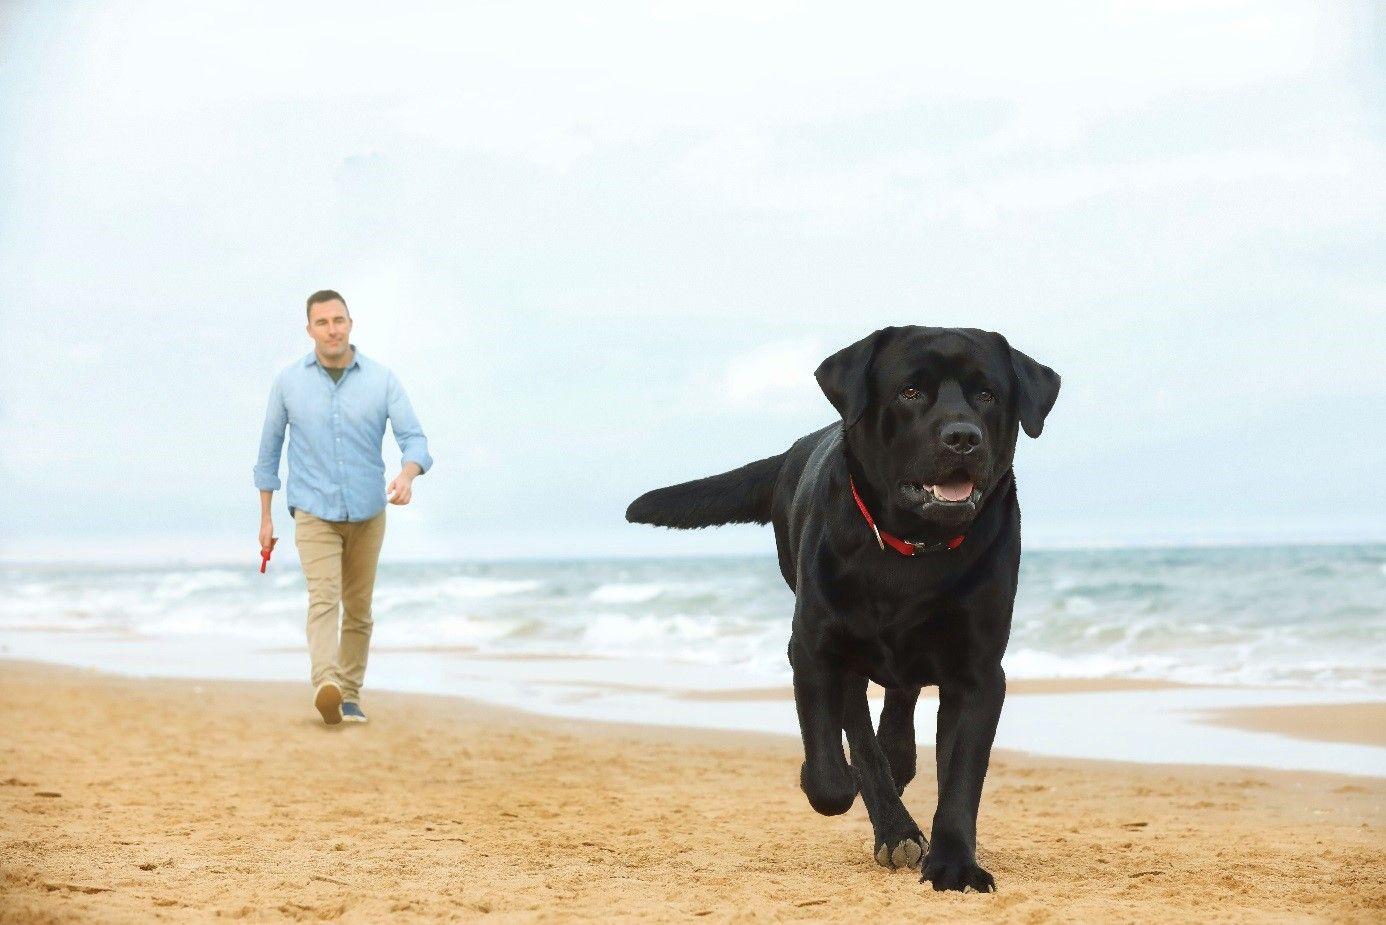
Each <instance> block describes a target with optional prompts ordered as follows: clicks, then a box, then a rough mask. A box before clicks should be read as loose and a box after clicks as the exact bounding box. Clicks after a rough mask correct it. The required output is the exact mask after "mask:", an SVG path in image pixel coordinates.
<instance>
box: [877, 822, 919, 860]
mask: <svg viewBox="0 0 1386 925" xmlns="http://www.w3.org/2000/svg"><path fill="white" fill-rule="evenodd" d="M928 849H929V843H928V842H927V841H925V839H924V836H923V835H922V834H921V833H920V831H919V830H918V829H915V830H914V831H912V832H896V833H894V834H887V835H878V836H877V837H876V863H877V864H879V865H881V866H882V867H889V868H890V869H892V870H894V869H896V868H909V869H914V868H917V867H918V866H919V862H920V861H921V860H922V859H923V857H924V852H925V851H927V850H928Z"/></svg>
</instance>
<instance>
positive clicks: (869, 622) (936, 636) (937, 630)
mask: <svg viewBox="0 0 1386 925" xmlns="http://www.w3.org/2000/svg"><path fill="white" fill-rule="evenodd" d="M934 610H935V608H931V607H929V606H928V605H927V604H924V603H921V602H913V601H912V602H909V603H907V604H900V603H898V602H890V601H875V602H870V603H867V602H863V606H861V607H859V608H856V612H855V613H854V614H852V618H851V619H850V620H849V621H848V626H847V627H846V628H845V633H844V637H843V640H842V641H843V644H844V650H845V651H844V653H843V654H844V655H845V656H846V660H847V662H848V663H849V665H850V666H851V667H852V669H853V670H854V671H856V672H858V673H859V674H864V675H865V676H866V677H868V678H870V679H871V680H873V681H875V682H876V683H877V684H880V685H881V686H883V687H907V686H913V685H917V684H931V683H934V682H935V674H936V670H935V666H936V663H937V655H938V653H939V651H940V650H941V648H942V646H943V644H944V635H945V633H946V627H944V626H942V625H940V621H939V620H938V619H935V615H934V612H933V611H934Z"/></svg>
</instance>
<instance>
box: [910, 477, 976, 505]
mask: <svg viewBox="0 0 1386 925" xmlns="http://www.w3.org/2000/svg"><path fill="white" fill-rule="evenodd" d="M905 487H906V488H907V489H908V492H909V494H912V495H915V496H917V497H919V498H921V499H922V500H923V502H924V503H925V504H943V505H949V504H967V503H969V502H971V503H974V504H975V503H976V502H977V501H979V500H980V499H981V497H982V493H981V492H980V491H978V490H977V485H976V484H975V483H974V482H973V481H972V480H971V479H970V478H968V477H967V476H965V475H962V474H961V473H958V474H955V475H950V476H949V477H948V478H946V479H944V480H943V481H941V482H939V483H937V484H935V485H926V484H924V483H923V482H909V483H907V485H906V486H905Z"/></svg>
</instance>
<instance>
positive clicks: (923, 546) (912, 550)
mask: <svg viewBox="0 0 1386 925" xmlns="http://www.w3.org/2000/svg"><path fill="white" fill-rule="evenodd" d="M847 484H848V485H850V486H851V488H852V500H854V501H856V502H857V510H859V511H861V516H862V517H864V518H866V525H867V526H868V527H870V528H871V532H872V533H874V534H876V545H877V546H879V547H881V549H885V548H886V547H887V546H889V547H890V548H891V549H893V550H895V551H896V552H898V553H899V554H900V555H902V556H913V555H915V554H916V553H921V552H934V551H935V550H940V549H957V548H958V547H959V546H961V545H962V544H963V537H962V535H961V534H959V535H958V536H955V537H953V538H952V539H951V540H948V541H947V542H938V543H911V542H910V541H909V540H902V539H900V537H898V536H891V535H890V534H889V533H886V532H885V531H884V530H882V529H881V528H879V527H877V526H876V521H875V520H873V519H872V517H871V512H870V511H868V510H867V509H866V502H865V501H863V500H861V495H859V494H857V483H856V482H855V481H854V480H853V479H852V477H851V476H850V475H849V476H847Z"/></svg>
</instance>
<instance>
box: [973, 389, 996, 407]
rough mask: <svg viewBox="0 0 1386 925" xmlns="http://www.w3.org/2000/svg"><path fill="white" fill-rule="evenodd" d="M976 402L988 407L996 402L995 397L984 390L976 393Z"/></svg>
mask: <svg viewBox="0 0 1386 925" xmlns="http://www.w3.org/2000/svg"><path fill="white" fill-rule="evenodd" d="M977 400H978V401H979V402H982V403H983V404H987V405H989V404H991V403H992V402H994V401H996V396H995V395H993V394H991V393H990V392H988V391H987V390H986V389H982V391H980V392H978V393H977Z"/></svg>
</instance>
